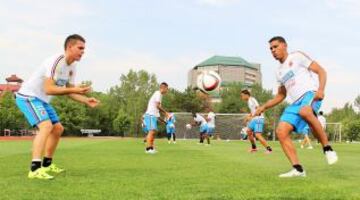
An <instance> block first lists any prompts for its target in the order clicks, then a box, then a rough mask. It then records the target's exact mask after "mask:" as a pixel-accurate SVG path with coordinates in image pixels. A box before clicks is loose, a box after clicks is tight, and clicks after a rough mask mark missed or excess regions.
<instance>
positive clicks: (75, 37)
mask: <svg viewBox="0 0 360 200" xmlns="http://www.w3.org/2000/svg"><path fill="white" fill-rule="evenodd" d="M78 40H80V41H81V42H84V43H85V39H84V38H83V37H82V36H81V35H78V34H72V35H69V36H67V38H66V39H65V42H64V49H65V50H66V48H67V47H68V46H69V44H71V43H74V42H75V41H78Z"/></svg>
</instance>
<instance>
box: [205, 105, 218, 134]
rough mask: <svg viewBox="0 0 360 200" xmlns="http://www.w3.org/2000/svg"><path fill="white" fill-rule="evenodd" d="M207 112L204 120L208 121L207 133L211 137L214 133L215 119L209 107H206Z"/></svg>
mask: <svg viewBox="0 0 360 200" xmlns="http://www.w3.org/2000/svg"><path fill="white" fill-rule="evenodd" d="M208 111H209V113H208V114H207V117H206V121H207V123H208V134H209V136H210V137H212V136H213V135H214V133H215V127H216V126H215V119H216V114H215V113H214V112H213V110H212V109H211V108H208Z"/></svg>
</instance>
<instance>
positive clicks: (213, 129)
mask: <svg viewBox="0 0 360 200" xmlns="http://www.w3.org/2000/svg"><path fill="white" fill-rule="evenodd" d="M214 133H215V127H210V126H208V130H207V134H209V135H213V134H214Z"/></svg>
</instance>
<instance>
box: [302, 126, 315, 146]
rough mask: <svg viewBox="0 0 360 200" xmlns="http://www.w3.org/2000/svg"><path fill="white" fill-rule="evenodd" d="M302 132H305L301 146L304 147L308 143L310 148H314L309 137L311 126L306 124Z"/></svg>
mask: <svg viewBox="0 0 360 200" xmlns="http://www.w3.org/2000/svg"><path fill="white" fill-rule="evenodd" d="M302 133H303V134H304V140H303V141H302V142H301V145H300V148H302V149H303V148H304V147H305V145H308V147H307V148H308V149H313V148H314V147H313V146H312V145H311V140H310V138H309V133H310V127H309V125H306V126H305V128H304V129H303V131H302Z"/></svg>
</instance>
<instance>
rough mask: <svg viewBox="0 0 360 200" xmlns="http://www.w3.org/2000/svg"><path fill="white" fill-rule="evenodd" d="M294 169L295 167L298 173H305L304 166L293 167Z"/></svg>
mask: <svg viewBox="0 0 360 200" xmlns="http://www.w3.org/2000/svg"><path fill="white" fill-rule="evenodd" d="M293 167H294V168H295V169H296V171H298V172H303V171H304V170H303V168H302V166H301V165H299V164H297V165H293Z"/></svg>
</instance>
